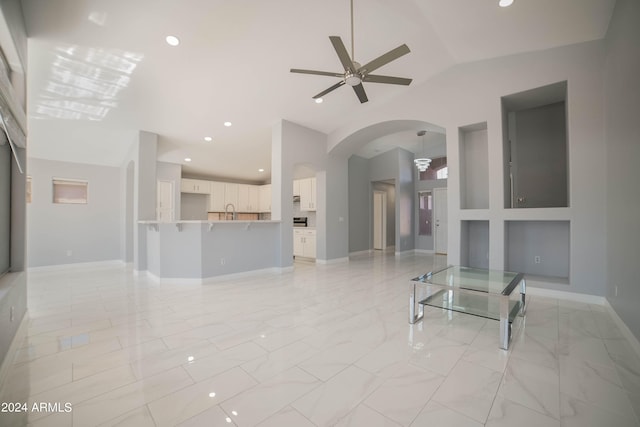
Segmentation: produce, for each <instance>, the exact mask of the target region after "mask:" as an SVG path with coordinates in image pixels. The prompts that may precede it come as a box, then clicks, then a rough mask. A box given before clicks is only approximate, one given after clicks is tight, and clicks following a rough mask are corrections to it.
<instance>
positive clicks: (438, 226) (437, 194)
mask: <svg viewBox="0 0 640 427" xmlns="http://www.w3.org/2000/svg"><path fill="white" fill-rule="evenodd" d="M433 209H434V210H433V212H434V225H435V240H436V241H435V250H436V253H437V254H444V255H446V254H447V226H448V224H447V189H446V188H434V189H433Z"/></svg>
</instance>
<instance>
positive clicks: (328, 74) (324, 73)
mask: <svg viewBox="0 0 640 427" xmlns="http://www.w3.org/2000/svg"><path fill="white" fill-rule="evenodd" d="M289 71H291V72H292V73H300V74H315V75H318V76H329V77H344V74H343V73H332V72H329V71H316V70H301V69H299V68H292V69H291V70H289Z"/></svg>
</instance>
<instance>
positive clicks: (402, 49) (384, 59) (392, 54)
mask: <svg viewBox="0 0 640 427" xmlns="http://www.w3.org/2000/svg"><path fill="white" fill-rule="evenodd" d="M409 52H411V51H410V50H409V46H407V45H406V44H403V45H401V46H398V47H397V48H395V49H391V50H390V51H389V52H387V53H385V54H384V55H381V56H379V57H377V58H376V59H374V60H373V61H370V62H368V63H366V64H364V65H363V66H362V67H360V69H359V70H358V71H359V72H361V73H364V74H368V73H370V72H372V71H374V70H377V69H378V68H380V67H382V66H383V65H386V64H388V63H389V62H391V61H393V60H394V59H398V58H400V57H401V56H402V55H406V54H407V53H409Z"/></svg>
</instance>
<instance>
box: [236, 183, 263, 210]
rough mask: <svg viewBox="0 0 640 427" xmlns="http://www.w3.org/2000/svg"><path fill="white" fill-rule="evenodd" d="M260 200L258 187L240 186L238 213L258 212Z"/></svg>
mask: <svg viewBox="0 0 640 427" xmlns="http://www.w3.org/2000/svg"><path fill="white" fill-rule="evenodd" d="M259 200H260V199H259V195H258V186H257V185H247V184H238V204H237V205H236V210H237V211H238V212H258V209H259V208H258V205H259V203H260V201H259Z"/></svg>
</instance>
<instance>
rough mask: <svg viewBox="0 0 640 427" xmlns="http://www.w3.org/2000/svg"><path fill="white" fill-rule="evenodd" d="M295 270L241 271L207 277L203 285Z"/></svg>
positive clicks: (265, 269) (287, 268) (263, 269)
mask: <svg viewBox="0 0 640 427" xmlns="http://www.w3.org/2000/svg"><path fill="white" fill-rule="evenodd" d="M293 270H294V268H293V266H290V267H268V268H261V269H258V270H249V271H240V272H238V273H229V274H222V275H220V276H212V277H205V278H204V279H203V280H204V282H203V284H206V283H214V282H218V281H221V280H229V279H237V278H243V277H251V276H258V275H261V274H265V273H278V274H280V273H283V272H288V271H293Z"/></svg>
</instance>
